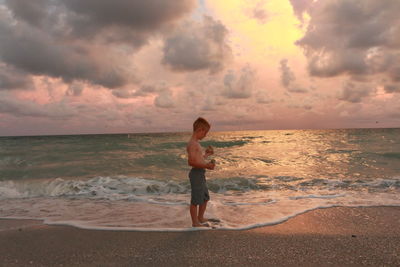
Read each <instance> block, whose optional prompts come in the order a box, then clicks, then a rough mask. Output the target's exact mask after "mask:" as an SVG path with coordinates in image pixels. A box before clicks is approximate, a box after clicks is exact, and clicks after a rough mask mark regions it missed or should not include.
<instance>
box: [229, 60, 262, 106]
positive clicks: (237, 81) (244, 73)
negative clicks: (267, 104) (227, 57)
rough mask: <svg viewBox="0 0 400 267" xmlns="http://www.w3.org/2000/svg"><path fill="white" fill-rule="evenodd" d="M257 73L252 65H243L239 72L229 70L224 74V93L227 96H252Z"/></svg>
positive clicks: (235, 97) (236, 97)
mask: <svg viewBox="0 0 400 267" xmlns="http://www.w3.org/2000/svg"><path fill="white" fill-rule="evenodd" d="M255 78H256V73H255V70H254V69H253V68H251V67H250V66H246V67H243V68H242V69H241V70H240V72H239V73H235V72H234V71H233V70H229V71H228V73H227V74H225V76H224V80H223V82H224V91H223V95H224V96H225V97H226V98H233V99H240V98H250V97H251V95H252V92H253V87H254V81H255Z"/></svg>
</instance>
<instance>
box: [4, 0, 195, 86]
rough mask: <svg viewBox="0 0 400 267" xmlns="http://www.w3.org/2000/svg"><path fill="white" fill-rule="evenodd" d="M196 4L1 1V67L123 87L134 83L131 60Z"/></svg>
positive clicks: (168, 0)
mask: <svg viewBox="0 0 400 267" xmlns="http://www.w3.org/2000/svg"><path fill="white" fill-rule="evenodd" d="M195 4H196V1H195V0H179V1H177V0H147V1H142V0H116V1H108V0H85V1H76V0H58V1H55V0H37V1H36V0H35V1H22V0H7V1H5V2H0V63H1V62H3V63H6V64H7V65H10V66H13V67H15V68H16V69H19V70H23V71H25V72H27V73H30V74H34V75H46V76H50V77H56V78H62V79H63V80H64V81H65V82H67V83H71V82H72V81H74V80H82V81H88V82H90V83H93V84H98V85H101V86H104V87H107V88H118V87H122V86H124V85H126V84H129V83H134V82H135V79H134V75H133V74H132V73H133V71H132V68H131V64H132V63H131V62H129V59H128V58H129V55H131V53H132V52H134V51H136V50H137V49H138V48H139V47H140V46H142V45H144V44H145V43H146V42H147V40H148V39H149V38H151V37H152V36H153V35H154V34H159V33H162V32H163V31H165V30H166V28H169V27H171V26H172V23H174V22H175V21H176V20H178V19H180V18H182V17H183V16H184V15H185V14H188V13H189V11H191V10H192V9H193V8H194V6H195ZM111 43H112V44H111ZM119 45H123V47H122V46H119ZM78 91H79V90H78Z"/></svg>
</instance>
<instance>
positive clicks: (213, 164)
mask: <svg viewBox="0 0 400 267" xmlns="http://www.w3.org/2000/svg"><path fill="white" fill-rule="evenodd" d="M214 168H215V161H214V162H210V163H207V169H209V170H214Z"/></svg>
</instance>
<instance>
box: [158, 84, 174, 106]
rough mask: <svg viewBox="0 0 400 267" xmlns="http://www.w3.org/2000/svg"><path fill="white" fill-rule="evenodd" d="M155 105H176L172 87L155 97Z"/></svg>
mask: <svg viewBox="0 0 400 267" xmlns="http://www.w3.org/2000/svg"><path fill="white" fill-rule="evenodd" d="M154 105H155V106H156V107H159V108H168V109H169V108H173V107H175V103H174V99H173V96H172V92H171V90H170V89H166V90H164V91H162V92H160V93H159V95H158V96H157V97H156V98H155V99H154Z"/></svg>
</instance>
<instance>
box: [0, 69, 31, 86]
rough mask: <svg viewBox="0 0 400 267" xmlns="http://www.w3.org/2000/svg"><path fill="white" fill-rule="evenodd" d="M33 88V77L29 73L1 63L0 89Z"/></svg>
mask: <svg viewBox="0 0 400 267" xmlns="http://www.w3.org/2000/svg"><path fill="white" fill-rule="evenodd" d="M33 88H35V86H34V84H33V81H32V78H31V77H30V76H29V75H28V74H27V73H25V72H22V71H18V70H16V69H14V68H10V67H7V66H6V65H3V64H0V90H12V89H22V90H24V89H33Z"/></svg>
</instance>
